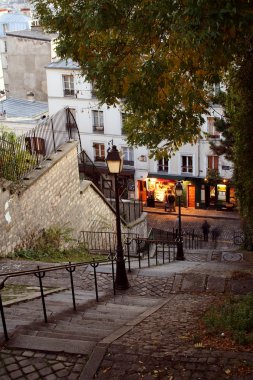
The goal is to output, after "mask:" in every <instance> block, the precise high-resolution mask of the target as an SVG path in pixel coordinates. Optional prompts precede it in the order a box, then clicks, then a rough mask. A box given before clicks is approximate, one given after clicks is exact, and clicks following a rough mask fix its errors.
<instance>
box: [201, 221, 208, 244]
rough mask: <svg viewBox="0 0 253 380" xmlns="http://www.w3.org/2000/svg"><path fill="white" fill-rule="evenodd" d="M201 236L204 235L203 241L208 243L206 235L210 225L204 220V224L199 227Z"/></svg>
mask: <svg viewBox="0 0 253 380" xmlns="http://www.w3.org/2000/svg"><path fill="white" fill-rule="evenodd" d="M201 228H202V231H203V235H204V241H208V235H209V230H210V224H208V223H207V221H206V220H204V223H203V224H202V226H201Z"/></svg>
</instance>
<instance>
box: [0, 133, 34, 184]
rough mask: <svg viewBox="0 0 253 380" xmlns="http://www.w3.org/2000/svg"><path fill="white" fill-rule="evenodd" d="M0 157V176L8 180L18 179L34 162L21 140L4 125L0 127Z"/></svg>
mask: <svg viewBox="0 0 253 380" xmlns="http://www.w3.org/2000/svg"><path fill="white" fill-rule="evenodd" d="M0 157H1V158H0V176H1V177H3V178H5V179H7V180H10V181H16V180H18V179H20V178H21V177H22V176H23V175H25V174H26V173H27V171H28V170H29V168H31V167H34V165H35V163H36V158H35V157H33V156H32V155H31V154H30V153H29V152H27V151H26V149H24V146H23V144H22V141H21V140H20V139H19V138H18V137H17V136H16V135H15V133H13V132H11V131H9V130H8V128H6V127H4V126H1V127H0Z"/></svg>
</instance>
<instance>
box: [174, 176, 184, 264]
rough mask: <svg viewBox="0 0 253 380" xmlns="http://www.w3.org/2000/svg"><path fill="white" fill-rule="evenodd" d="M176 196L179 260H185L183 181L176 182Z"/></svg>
mask: <svg viewBox="0 0 253 380" xmlns="http://www.w3.org/2000/svg"><path fill="white" fill-rule="evenodd" d="M175 191H176V196H177V197H178V233H179V238H178V241H177V257H176V259H177V260H184V259H185V257H184V248H183V239H182V228H181V196H182V194H183V186H182V183H181V182H179V181H178V182H177V183H176V187H175Z"/></svg>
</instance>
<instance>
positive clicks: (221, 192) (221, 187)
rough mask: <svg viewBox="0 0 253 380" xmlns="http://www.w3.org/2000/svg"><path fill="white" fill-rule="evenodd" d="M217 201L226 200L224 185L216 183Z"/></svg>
mask: <svg viewBox="0 0 253 380" xmlns="http://www.w3.org/2000/svg"><path fill="white" fill-rule="evenodd" d="M217 193H218V201H224V202H226V185H217Z"/></svg>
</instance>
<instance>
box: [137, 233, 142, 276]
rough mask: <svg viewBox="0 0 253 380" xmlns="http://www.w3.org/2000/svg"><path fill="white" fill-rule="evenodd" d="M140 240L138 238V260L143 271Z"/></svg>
mask: <svg viewBox="0 0 253 380" xmlns="http://www.w3.org/2000/svg"><path fill="white" fill-rule="evenodd" d="M140 244H141V243H140V239H139V237H138V238H137V250H138V260H139V269H141V248H140Z"/></svg>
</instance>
